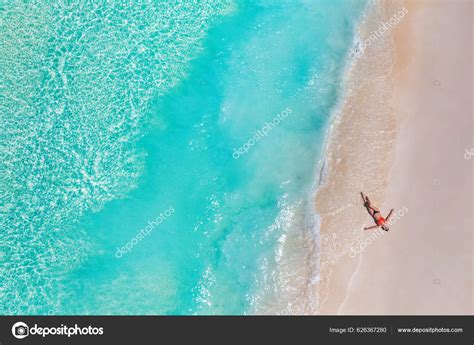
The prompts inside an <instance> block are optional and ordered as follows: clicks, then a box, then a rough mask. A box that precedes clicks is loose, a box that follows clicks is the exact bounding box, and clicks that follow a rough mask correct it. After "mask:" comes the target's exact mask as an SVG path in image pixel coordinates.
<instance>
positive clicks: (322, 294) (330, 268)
mask: <svg viewBox="0 0 474 345" xmlns="http://www.w3.org/2000/svg"><path fill="white" fill-rule="evenodd" d="M402 8H403V6H402V2H396V3H395V4H394V3H391V4H388V3H382V4H380V3H378V4H371V5H370V4H368V6H367V8H366V10H365V14H364V16H363V18H362V20H361V22H360V24H359V28H358V34H357V35H356V38H355V46H353V47H352V49H351V54H350V58H351V60H350V61H348V68H347V71H346V76H345V94H344V96H343V99H342V101H341V107H340V108H339V109H337V112H336V114H335V116H334V119H333V121H332V122H331V124H330V126H329V129H328V135H327V141H326V147H325V150H324V152H325V154H324V156H323V157H324V158H323V164H322V167H321V170H320V176H324V177H322V178H320V183H319V186H318V189H317V190H316V192H315V208H316V213H317V214H318V215H319V217H320V219H321V224H320V245H319V246H320V255H321V257H320V271H319V275H320V278H321V279H320V282H319V284H318V286H317V290H318V295H319V300H318V312H319V313H320V314H335V313H336V312H337V310H338V309H339V306H340V305H341V303H342V302H343V300H344V298H345V296H346V288H347V286H348V284H349V281H350V278H351V276H352V274H353V273H354V272H355V270H356V268H357V265H358V259H357V260H352V258H349V255H348V254H349V252H350V249H351V248H353V247H354V246H355V245H356V244H357V243H359V242H360V241H361V237H362V235H363V234H361V231H360V230H361V229H362V228H363V224H364V221H365V216H366V215H364V214H363V213H361V212H360V196H359V192H360V191H365V192H367V193H368V194H369V195H370V196H371V197H372V198H373V199H374V200H375V201H376V202H379V201H380V200H383V196H384V190H385V186H386V180H387V178H388V173H389V169H388V168H387V167H389V165H388V159H387V158H388V157H386V156H387V155H386V153H387V152H392V149H393V146H394V142H395V134H396V120H395V117H394V114H393V112H392V111H391V109H390V108H388V109H387V107H386V104H385V102H383V100H384V99H386V98H387V97H388V96H389V95H390V94H391V91H392V89H393V86H392V83H391V80H390V79H389V76H390V75H391V73H392V68H393V65H394V62H395V60H394V50H393V43H392V34H393V33H392V30H389V32H386V30H385V31H384V34H383V35H374V33H375V32H377V31H378V30H379V29H380V28H381V26H382V24H384V23H388V22H389V21H390V19H392V17H393V15H394V14H397V13H402V12H400V11H402ZM402 15H404V14H403V13H402ZM402 19H403V18H402ZM396 24H398V22H397V23H396ZM370 38H372V39H371V40H370ZM364 42H365V49H364V46H363V45H364ZM367 75H370V76H371V79H367V78H366V76H367ZM374 136H375V137H376V140H375V141H376V142H378V143H379V145H378V146H376V147H374V146H373V141H374V140H373V137H374ZM378 156H381V157H385V158H384V159H382V160H374V159H373V157H378ZM388 156H390V154H389V155H388ZM362 157H364V158H365V159H361V158H362ZM364 161H365V162H367V163H365V164H364ZM369 162H370V164H371V165H372V169H373V173H372V174H371V175H370V176H369V175H368V174H367V173H366V168H365V165H367V164H369ZM349 172H351V173H350V174H349ZM374 181H375V183H374ZM370 183H372V184H370Z"/></svg>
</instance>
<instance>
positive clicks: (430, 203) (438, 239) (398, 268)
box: [315, 0, 473, 315]
mask: <svg viewBox="0 0 474 345" xmlns="http://www.w3.org/2000/svg"><path fill="white" fill-rule="evenodd" d="M469 6H470V5H469V3H468V2H463V1H462V0H459V1H457V2H453V3H449V2H443V1H433V2H430V3H428V2H424V1H421V0H419V1H413V0H406V1H402V0H396V1H392V2H390V3H389V4H387V3H386V2H382V3H378V4H374V5H373V7H372V9H371V12H369V13H367V16H366V18H364V20H363V21H361V24H360V27H359V31H360V33H359V35H360V37H362V39H363V38H364V37H367V34H368V33H370V32H372V31H371V30H374V28H375V27H376V26H377V21H378V22H382V21H385V20H386V19H387V18H388V17H390V16H391V14H392V13H394V12H397V11H398V9H399V8H404V7H406V9H407V12H406V14H407V16H406V18H403V20H402V21H400V22H399V23H398V25H397V26H396V27H394V28H393V30H390V32H389V33H388V35H387V36H385V37H383V39H380V38H378V40H377V41H376V42H375V44H374V45H373V46H371V47H370V48H369V49H373V51H371V52H370V53H369V54H367V50H366V51H365V52H364V53H363V54H362V55H361V56H360V57H359V58H357V60H356V61H355V62H354V63H353V65H352V66H351V69H350V71H349V73H348V75H347V81H346V84H347V94H346V96H345V99H344V100H343V103H344V107H343V109H341V111H340V112H339V113H337V114H336V116H335V120H334V123H332V124H331V128H330V133H329V135H328V144H327V148H326V150H325V155H324V157H325V159H326V163H325V164H326V165H327V167H326V168H327V169H328V171H327V176H326V179H325V181H322V182H323V183H322V185H321V188H320V189H319V190H317V191H316V195H315V204H316V213H318V214H319V215H320V217H321V228H320V236H321V241H320V248H321V259H320V260H321V265H320V276H321V281H320V283H319V285H318V287H317V289H318V295H319V299H320V300H319V306H318V312H319V314H329V315H335V314H345V315H348V314H349V315H358V314H385V315H394V314H395V315H396V314H443V313H444V314H469V313H472V310H473V306H472V234H470V232H469V229H472V195H471V196H470V195H469V193H466V192H465V189H468V187H469V186H470V188H471V190H472V167H471V170H469V166H468V165H467V164H466V161H465V160H464V161H463V159H462V158H463V157H462V154H463V153H464V149H463V148H470V147H472V138H471V137H472V134H470V131H472V118H470V112H471V111H472V99H471V97H470V95H469V90H470V89H471V86H470V85H471V84H470V79H469V73H466V71H469V70H470V68H471V66H470V61H471V60H470V57H471V58H472V52H470V51H468V52H467V54H465V55H463V57H462V58H458V57H457V55H456V52H458V53H459V51H464V50H463V48H464V49H465V47H469V46H470V44H471V42H470V41H469V39H470V36H469V31H470V22H469V13H471V10H472V8H470V7H469ZM471 6H472V5H471ZM427 27H428V28H427ZM440 30H444V31H442V32H437V31H440ZM454 37H455V39H454ZM359 39H360V38H359ZM384 50H385V51H384ZM389 51H391V53H392V55H391V56H389V54H388V53H387V52H389ZM384 54H385V58H386V59H385V64H384V63H383V62H382V63H380V60H381V59H382V57H383V56H384ZM470 54H471V55H470ZM458 60H459V62H458ZM455 61H456V64H458V65H459V66H456V67H453V66H452V65H453V62H455ZM368 66H370V68H367V67H368ZM368 76H369V77H368ZM369 78H370V79H369ZM375 86H378V87H375ZM387 91H388V92H387ZM374 96H375V97H376V98H377V97H378V98H379V99H382V101H383V102H382V103H383V104H379V103H377V100H375V104H374ZM453 104H454V105H453ZM452 114H453V115H452ZM454 115H457V117H456V118H454V117H453V118H451V117H452V116H454ZM380 119H383V121H380ZM433 119H434V120H435V121H433ZM459 157H461V158H459ZM360 191H363V192H364V193H366V194H367V195H369V196H370V197H371V199H372V200H373V201H374V203H375V204H376V205H377V206H379V207H380V208H381V210H382V213H383V214H384V215H385V214H387V213H388V211H389V210H390V209H391V208H394V209H395V212H396V217H395V218H396V219H395V221H394V223H393V226H390V231H389V232H383V231H381V230H380V232H381V233H380V232H376V231H363V230H362V228H363V226H368V225H372V223H371V221H372V220H371V218H370V217H369V216H368V214H367V213H366V212H365V210H364V209H363V208H362V202H361V199H360V196H359V192H360ZM442 200H448V201H449V205H442ZM440 211H441V212H440ZM456 225H457V226H456ZM454 227H456V228H454ZM454 229H456V233H455V235H453V234H452V231H451V230H454ZM447 233H449V235H448V236H446V234H447ZM468 239H471V241H468ZM451 265H455V266H454V267H452V266H451Z"/></svg>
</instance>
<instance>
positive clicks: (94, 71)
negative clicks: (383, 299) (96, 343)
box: [0, 0, 365, 314]
mask: <svg viewBox="0 0 474 345" xmlns="http://www.w3.org/2000/svg"><path fill="white" fill-rule="evenodd" d="M364 6H365V2H364V1H358V0H339V1H336V0H327V1H322V0H321V1H319V0H317V1H316V0H315V1H311V0H298V1H297V0H287V1H284V0H281V1H280V0H274V1H269V0H267V1H265V0H260V1H258V0H255V1H243V0H242V1H240V0H237V1H235V2H233V1H230V0H229V1H221V0H216V1H182V2H180V1H148V2H147V1H137V2H136V3H134V4H133V5H131V4H130V2H123V3H122V2H108V4H107V3H105V2H104V3H99V2H92V1H91V2H89V1H82V2H80V1H71V2H68V1H65V2H55V4H50V3H48V4H47V2H38V3H36V2H23V1H19V2H14V1H13V2H8V3H4V4H2V5H0V37H1V45H0V72H1V73H0V74H1V79H2V82H1V85H0V87H1V89H0V109H1V111H0V115H1V118H0V126H1V127H0V128H1V142H0V150H1V151H0V156H1V168H0V169H1V170H0V178H1V180H0V192H1V196H2V201H1V205H0V206H1V220H0V226H1V230H0V231H1V239H0V267H1V268H0V273H1V276H0V301H1V303H0V314H244V313H255V312H264V310H265V307H264V306H263V305H262V303H263V302H262V301H263V300H268V299H272V296H273V298H279V299H283V298H282V296H283V295H284V294H285V293H286V292H285V288H284V286H285V282H284V281H283V280H284V279H282V277H281V276H279V275H278V274H279V272H280V271H281V270H282V267H283V266H284V265H285V258H284V257H282V255H281V250H280V248H281V243H282V242H284V241H285V239H286V238H288V237H291V236H292V231H295V228H296V227H298V228H299V229H300V231H301V230H302V231H305V232H308V233H311V234H312V236H313V237H314V239H315V240H316V239H317V227H315V223H314V222H313V221H312V217H313V216H314V215H313V214H312V212H311V210H312V208H313V207H312V193H313V192H314V184H315V179H316V177H317V168H318V161H319V159H320V158H321V154H322V150H323V148H324V140H325V135H326V130H327V128H328V125H329V122H330V119H331V114H332V111H333V110H334V108H335V107H336V106H337V102H338V101H339V100H340V97H341V93H342V89H343V84H342V80H343V77H344V71H345V67H346V64H347V55H348V52H349V49H350V48H351V45H352V44H353V38H354V32H355V30H356V27H357V23H358V21H359V20H360V18H361V15H362V12H363V10H364ZM275 119H278V121H277V120H275ZM272 121H273V122H272ZM269 123H272V124H269ZM264 128H266V129H264ZM259 131H260V132H259ZM262 132H265V134H266V135H262ZM242 147H245V148H246V151H247V152H245V151H242V150H240V151H239V148H242ZM236 150H237V151H236ZM236 152H240V153H242V154H236ZM310 237H311V236H310ZM311 255H312V256H314V257H317V253H311ZM313 273H314V275H317V267H316V268H315V269H314V270H313ZM284 306H285V303H282V307H284Z"/></svg>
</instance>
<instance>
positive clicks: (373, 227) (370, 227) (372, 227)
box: [364, 225, 379, 230]
mask: <svg viewBox="0 0 474 345" xmlns="http://www.w3.org/2000/svg"><path fill="white" fill-rule="evenodd" d="M378 227H379V226H378V225H372V226H369V227H367V228H364V230H372V229H375V228H378Z"/></svg>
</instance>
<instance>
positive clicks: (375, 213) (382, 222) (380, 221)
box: [360, 192, 393, 231]
mask: <svg viewBox="0 0 474 345" xmlns="http://www.w3.org/2000/svg"><path fill="white" fill-rule="evenodd" d="M360 195H361V196H362V201H363V202H364V206H365V207H366V208H367V212H369V214H370V215H371V216H372V218H374V221H375V224H377V225H373V226H369V227H367V228H364V230H370V229H375V228H378V227H382V230H385V231H388V230H389V228H388V226H387V225H386V224H387V222H388V221H390V217H391V216H392V213H393V208H392V209H391V210H390V213H389V214H388V216H387V218H384V217H382V214H381V213H380V209H379V208H377V207H375V206H374V205H372V203H371V202H370V200H369V197H368V196H364V193H362V192H360Z"/></svg>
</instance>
